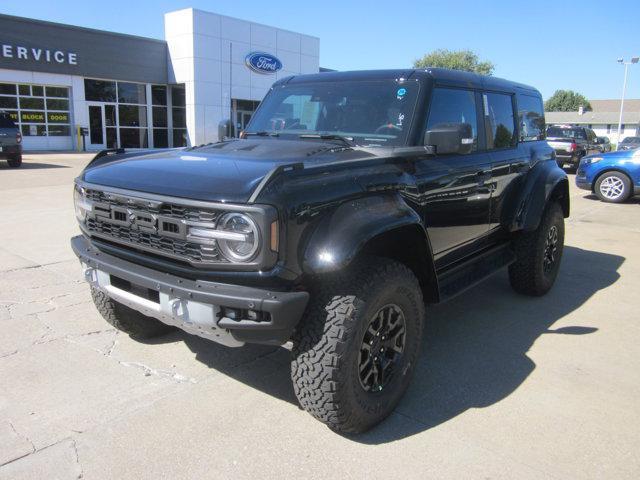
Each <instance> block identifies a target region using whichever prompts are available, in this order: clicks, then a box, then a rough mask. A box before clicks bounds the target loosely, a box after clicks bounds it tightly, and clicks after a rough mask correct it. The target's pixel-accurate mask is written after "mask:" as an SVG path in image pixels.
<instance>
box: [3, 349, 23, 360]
mask: <svg viewBox="0 0 640 480" xmlns="http://www.w3.org/2000/svg"><path fill="white" fill-rule="evenodd" d="M18 352H19V350H13V351H12V352H7V353H3V354H2V355H0V358H7V357H10V356H12V355H15V354H16V353H18Z"/></svg>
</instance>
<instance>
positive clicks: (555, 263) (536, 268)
mask: <svg viewBox="0 0 640 480" xmlns="http://www.w3.org/2000/svg"><path fill="white" fill-rule="evenodd" d="M513 243H514V249H515V253H516V261H515V262H514V263H512V264H511V265H510V266H509V282H510V283H511V286H512V287H513V289H514V290H515V291H516V292H518V293H521V294H523V295H531V296H541V295H544V294H545V293H547V292H548V291H549V290H551V287H552V286H553V284H554V283H555V281H556V277H557V276H558V270H559V269H560V260H561V259H562V251H563V249H564V214H563V212H562V208H561V207H560V205H559V204H558V203H557V202H552V203H549V204H548V205H547V207H546V209H545V212H544V215H543V217H542V219H541V220H540V224H539V225H538V228H536V229H535V230H534V231H532V232H520V233H519V234H518V236H517V237H516V238H515V239H514V241H513Z"/></svg>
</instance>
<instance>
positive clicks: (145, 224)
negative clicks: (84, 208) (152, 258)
mask: <svg viewBox="0 0 640 480" xmlns="http://www.w3.org/2000/svg"><path fill="white" fill-rule="evenodd" d="M86 195H87V201H88V202H90V203H91V205H92V209H91V213H90V214H89V215H88V217H87V220H86V222H85V224H84V228H85V229H86V230H87V231H88V233H89V234H90V235H92V236H96V237H98V238H102V239H105V240H110V241H113V242H116V243H120V244H123V245H126V246H130V247H134V248H141V249H143V250H147V251H150V252H153V253H158V254H160V255H166V256H169V257H172V258H175V259H179V260H185V261H187V262H189V263H194V264H207V263H228V260H226V259H225V257H224V256H222V255H221V254H220V251H219V249H218V246H217V245H216V244H215V243H214V244H212V243H211V242H210V241H209V242H207V243H203V242H197V241H193V239H191V238H188V236H187V229H188V226H189V225H203V224H204V225H214V224H215V221H216V219H217V217H218V215H219V214H220V212H218V211H216V210H213V209H202V208H196V207H191V206H186V205H180V204H177V203H170V202H158V201H148V200H146V199H143V198H131V197H126V196H123V195H116V194H112V193H109V192H102V191H100V190H94V189H87V190H86Z"/></svg>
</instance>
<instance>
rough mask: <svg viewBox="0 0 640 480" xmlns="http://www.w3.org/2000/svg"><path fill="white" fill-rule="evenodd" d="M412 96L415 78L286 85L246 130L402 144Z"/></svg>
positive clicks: (413, 101) (412, 105) (415, 89)
mask: <svg viewBox="0 0 640 480" xmlns="http://www.w3.org/2000/svg"><path fill="white" fill-rule="evenodd" d="M417 95H418V84H417V82H415V83H414V82H412V83H411V84H404V83H403V84H400V83H398V82H396V81H395V80H384V81H371V82H354V81H351V82H349V81H343V82H338V81H336V82H320V83H305V84H299V85H285V86H284V87H276V88H275V89H274V90H272V91H271V93H269V95H268V96H267V97H266V98H265V99H264V101H263V102H262V103H261V104H260V108H259V109H258V111H257V112H256V113H255V114H254V116H253V118H252V119H251V122H250V123H249V125H248V127H247V129H246V132H247V133H258V132H267V133H269V134H278V136H282V137H286V136H288V135H290V136H292V137H294V138H298V137H299V136H300V135H302V136H303V137H302V138H304V136H305V135H339V136H342V137H347V138H348V139H349V140H352V141H353V143H355V144H357V145H367V146H398V145H405V144H406V139H407V135H408V130H409V127H410V124H411V118H412V116H413V111H414V109H415V104H416V98H417ZM263 134H264V133H263Z"/></svg>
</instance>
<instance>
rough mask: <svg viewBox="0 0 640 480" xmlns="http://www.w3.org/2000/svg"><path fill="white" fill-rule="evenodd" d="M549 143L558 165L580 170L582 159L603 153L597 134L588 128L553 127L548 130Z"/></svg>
mask: <svg viewBox="0 0 640 480" xmlns="http://www.w3.org/2000/svg"><path fill="white" fill-rule="evenodd" d="M547 141H548V142H549V145H551V146H552V147H553V149H554V150H555V152H556V158H557V160H558V165H560V167H562V166H563V165H565V164H569V165H570V166H571V167H572V168H578V165H580V160H581V159H582V157H585V156H587V155H591V154H593V153H598V152H600V151H601V148H600V143H599V140H598V137H597V136H596V134H595V132H594V131H593V130H591V129H590V128H587V127H575V126H571V125H552V126H550V127H549V128H547Z"/></svg>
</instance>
